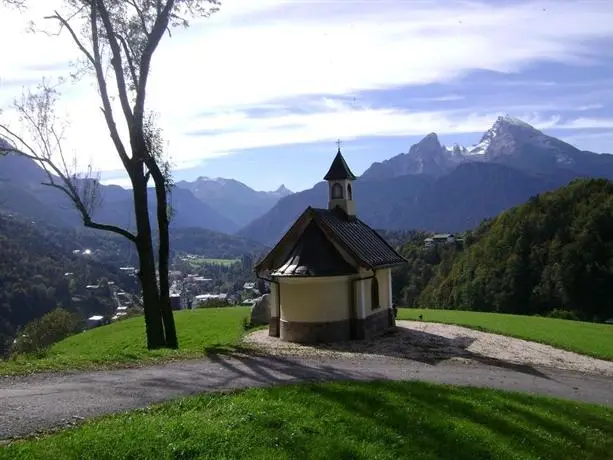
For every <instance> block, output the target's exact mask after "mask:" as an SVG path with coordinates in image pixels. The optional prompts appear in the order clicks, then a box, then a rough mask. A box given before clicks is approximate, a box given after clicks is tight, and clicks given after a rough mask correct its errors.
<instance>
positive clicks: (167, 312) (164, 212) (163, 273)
mask: <svg viewBox="0 0 613 460" xmlns="http://www.w3.org/2000/svg"><path fill="white" fill-rule="evenodd" d="M154 182H155V195H156V201H157V220H158V236H159V239H160V241H159V249H158V269H159V272H160V309H161V313H162V322H163V324H164V334H165V336H166V346H167V347H168V348H179V340H178V339H177V330H176V327H175V318H174V315H173V314H172V307H171V306H170V284H169V281H168V268H169V267H168V257H169V252H170V241H169V240H170V237H169V234H168V233H169V232H168V225H169V223H168V195H167V192H166V184H165V179H164V178H162V181H161V182H162V183H160V178H159V177H158V176H157V174H155V175H154Z"/></svg>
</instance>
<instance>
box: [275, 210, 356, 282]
mask: <svg viewBox="0 0 613 460" xmlns="http://www.w3.org/2000/svg"><path fill="white" fill-rule="evenodd" d="M356 272H357V270H356V269H355V267H352V266H351V264H349V262H347V261H346V260H345V259H344V258H343V256H342V255H341V254H340V253H339V252H338V250H337V249H336V248H335V247H334V244H332V243H331V242H330V240H329V239H328V238H327V237H326V235H325V234H324V233H323V231H322V230H321V229H320V228H319V226H318V225H317V224H316V223H315V221H311V222H310V223H309V224H308V225H307V227H306V228H305V230H304V232H302V235H300V238H299V239H298V241H297V242H296V244H295V245H294V248H293V249H292V251H291V252H290V254H289V256H288V257H287V260H286V261H285V263H284V264H283V265H281V266H280V267H279V268H277V269H276V270H275V271H274V272H273V273H272V275H273V276H339V275H349V274H352V273H356Z"/></svg>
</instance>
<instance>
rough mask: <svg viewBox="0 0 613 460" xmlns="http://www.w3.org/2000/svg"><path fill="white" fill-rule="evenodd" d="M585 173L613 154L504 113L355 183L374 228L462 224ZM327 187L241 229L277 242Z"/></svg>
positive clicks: (455, 228) (605, 167) (447, 228)
mask: <svg viewBox="0 0 613 460" xmlns="http://www.w3.org/2000/svg"><path fill="white" fill-rule="evenodd" d="M578 177H603V178H607V179H613V155H609V154H598V153H594V152H588V151H582V150H579V149H577V148H576V147H573V146H572V145H570V144H568V143H566V142H563V141H561V140H559V139H556V138H554V137H551V136H548V135H546V134H544V133H543V132H541V131H539V130H537V129H535V128H534V127H532V126H530V125H529V124H527V123H524V122H522V121H520V120H518V119H515V118H512V117H509V116H501V117H498V118H497V120H496V121H495V123H494V124H493V126H492V127H491V128H490V129H489V130H488V131H487V132H486V133H485V134H484V135H483V136H482V137H481V139H480V140H479V142H478V143H477V144H475V145H473V146H470V147H463V146H459V145H453V146H451V147H447V146H444V145H442V144H441V143H440V141H439V139H438V136H437V135H436V134H435V133H430V134H428V135H427V136H426V137H424V138H423V139H422V140H421V141H420V142H418V143H417V144H415V145H413V146H412V147H411V148H410V149H409V151H408V152H407V153H401V154H399V155H396V156H394V157H392V158H390V159H388V160H386V161H383V162H377V163H374V164H372V165H371V166H370V168H368V169H367V170H366V171H365V172H364V173H363V174H362V175H361V176H360V177H359V178H358V180H357V181H356V182H355V184H354V187H353V191H354V200H355V202H356V207H357V212H358V216H359V217H360V218H361V219H362V220H364V221H365V222H366V223H368V224H369V225H371V226H373V227H375V228H386V229H390V230H392V229H422V230H427V231H438V232H460V231H464V230H467V229H470V228H473V227H475V226H476V225H478V224H479V223H480V222H481V221H482V220H483V219H487V218H492V217H495V216H496V215H498V214H499V213H500V212H501V211H503V210H505V209H507V208H510V207H512V206H515V205H518V204H520V203H523V202H524V201H526V200H527V199H528V198H530V197H531V196H533V195H536V194H539V193H543V192H546V191H549V190H553V189H555V188H558V187H560V186H563V185H566V184H567V183H568V182H569V181H570V180H572V179H574V178H578ZM327 193H328V190H327V187H326V184H325V183H324V182H320V183H318V184H316V185H315V186H314V187H313V188H311V189H309V190H305V191H302V192H299V193H295V194H292V195H290V196H288V197H285V198H282V199H281V200H279V202H278V203H277V204H276V205H275V206H274V207H273V208H272V209H271V210H270V211H269V212H268V213H266V214H265V215H263V216H261V217H260V218H258V219H256V220H255V221H253V222H252V223H251V224H249V225H247V226H246V227H244V228H243V229H241V230H240V231H239V233H238V234H239V235H242V236H246V235H249V238H251V239H254V240H256V241H260V242H262V243H263V244H268V245H271V244H274V243H275V242H276V241H277V240H278V239H279V238H280V237H281V236H282V234H283V233H284V232H285V231H286V230H287V229H288V228H289V226H290V225H291V224H292V222H293V221H294V220H295V218H296V217H297V216H298V215H299V214H300V213H301V212H302V211H303V210H304V209H305V208H306V207H307V206H316V207H325V206H327Z"/></svg>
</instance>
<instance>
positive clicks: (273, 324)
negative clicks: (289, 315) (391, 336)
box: [268, 308, 396, 343]
mask: <svg viewBox="0 0 613 460" xmlns="http://www.w3.org/2000/svg"><path fill="white" fill-rule="evenodd" d="M395 325H396V320H395V318H394V312H393V310H392V309H389V308H382V309H381V311H378V312H377V313H374V314H372V315H370V316H369V317H368V318H364V319H351V320H344V321H331V322H324V323H303V322H293V321H281V320H280V319H279V318H277V317H271V318H270V322H269V325H268V335H270V336H271V337H280V339H281V340H284V341H286V342H297V343H322V342H341V341H344V340H352V339H353V340H364V339H370V338H373V337H376V336H378V335H380V334H383V333H384V332H385V331H387V330H389V329H390V328H392V327H394V326H395Z"/></svg>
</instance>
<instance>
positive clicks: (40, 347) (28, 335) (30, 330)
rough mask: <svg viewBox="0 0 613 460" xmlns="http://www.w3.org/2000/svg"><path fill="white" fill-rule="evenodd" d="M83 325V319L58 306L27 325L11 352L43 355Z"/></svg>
mask: <svg viewBox="0 0 613 460" xmlns="http://www.w3.org/2000/svg"><path fill="white" fill-rule="evenodd" d="M82 327H83V324H82V321H81V320H80V318H79V317H78V316H77V315H75V314H73V313H70V312H69V311H66V310H64V309H63V308H56V309H55V310H52V311H50V312H49V313H47V314H46V315H44V316H42V317H41V318H38V319H35V320H34V321H31V322H29V323H28V324H26V325H25V327H24V328H23V329H22V330H21V331H20V333H19V336H18V337H17V339H16V340H15V343H14V344H13V346H12V349H11V354H12V355H18V354H34V355H38V356H42V355H44V354H45V351H46V349H47V348H49V347H50V346H51V345H52V344H54V343H55V342H59V341H60V340H62V339H64V338H66V337H68V336H69V335H72V334H74V333H75V332H78V331H79V330H81V329H82Z"/></svg>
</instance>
